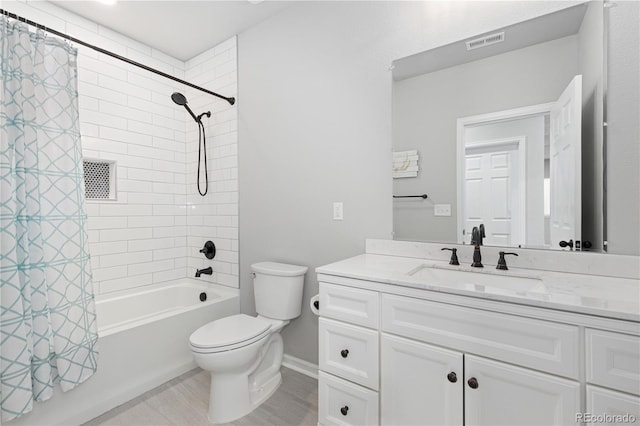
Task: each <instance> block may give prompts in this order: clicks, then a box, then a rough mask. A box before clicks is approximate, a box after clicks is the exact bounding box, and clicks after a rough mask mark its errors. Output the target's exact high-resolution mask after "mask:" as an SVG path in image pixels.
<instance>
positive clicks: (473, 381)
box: [467, 377, 478, 389]
mask: <svg viewBox="0 0 640 426" xmlns="http://www.w3.org/2000/svg"><path fill="white" fill-rule="evenodd" d="M467 384H468V385H469V387H470V388H471V389H478V379H476V378H475V377H472V378H470V379H469V380H467Z"/></svg>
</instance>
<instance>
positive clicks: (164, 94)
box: [3, 1, 239, 293]
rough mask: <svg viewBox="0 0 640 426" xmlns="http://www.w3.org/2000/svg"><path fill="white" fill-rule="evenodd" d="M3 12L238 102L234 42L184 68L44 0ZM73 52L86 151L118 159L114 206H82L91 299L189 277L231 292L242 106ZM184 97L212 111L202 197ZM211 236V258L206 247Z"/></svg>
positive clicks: (193, 131)
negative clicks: (199, 276) (179, 97)
mask: <svg viewBox="0 0 640 426" xmlns="http://www.w3.org/2000/svg"><path fill="white" fill-rule="evenodd" d="M3 8H6V9H7V10H9V11H10V12H13V13H16V14H18V15H20V16H23V17H26V18H28V19H31V20H33V21H36V22H39V23H41V24H43V25H47V26H49V27H51V28H54V29H56V30H58V31H62V32H66V33H67V34H69V35H72V36H74V37H77V38H79V39H81V40H83V41H86V42H88V43H91V44H94V45H97V46H100V47H103V48H105V49H108V50H111V51H112V52H115V53H117V54H120V55H122V56H125V57H128V58H130V59H132V60H134V61H138V62H141V63H143V64H145V65H148V66H150V67H153V68H156V69H158V70H160V71H163V72H165V73H167V74H170V75H174V76H176V77H178V78H182V79H185V80H187V81H191V82H193V83H195V84H198V85H201V86H203V87H205V88H207V89H209V90H212V91H219V92H221V93H222V94H224V95H225V96H237V60H236V59H237V55H236V38H235V37H233V38H231V39H229V40H228V41H226V42H224V43H221V44H220V45H218V46H216V47H215V48H213V49H211V50H209V51H207V52H204V53H203V54H201V55H199V56H197V57H196V58H193V59H192V60H190V61H188V62H186V63H185V62H182V61H180V60H177V59H174V58H172V57H169V56H167V55H165V54H163V53H161V52H159V51H158V50H155V49H152V48H150V47H148V46H146V45H143V44H141V43H139V42H136V41H134V40H132V39H129V38H127V37H124V36H123V35H121V34H119V33H116V32H114V31H111V30H109V29H107V28H105V27H102V26H100V25H97V24H95V23H93V22H91V21H88V20H86V19H84V18H80V17H79V16H77V15H74V14H72V13H70V12H67V11H65V10H63V9H61V8H59V7H57V6H55V5H52V4H51V3H48V2H38V1H18V2H14V1H7V2H3ZM77 47H78V52H79V54H78V80H79V83H78V92H79V106H80V130H81V133H82V147H83V155H84V156H85V157H88V158H99V159H109V160H116V161H117V197H118V199H117V201H115V202H107V201H105V202H95V201H89V202H87V214H88V216H89V220H88V227H89V249H90V253H91V263H92V268H93V277H94V289H95V292H96V293H108V292H112V291H117V290H122V289H127V288H132V287H138V286H144V285H149V284H154V283H159V282H164V281H170V280H174V279H179V278H183V277H186V276H190V277H191V276H193V275H194V272H195V268H196V267H197V268H203V267H207V266H212V267H213V268H214V271H216V273H215V274H214V275H213V276H211V277H209V276H204V277H203V280H207V281H210V282H216V283H220V284H224V285H227V286H231V287H238V286H239V279H238V183H237V182H238V180H237V177H238V173H237V170H238V169H237V143H238V137H237V130H236V129H237V109H236V107H230V106H229V105H228V103H227V102H226V101H223V100H219V99H217V98H215V97H213V96H210V95H207V94H205V93H203V92H199V91H196V90H194V89H190V88H187V87H185V86H183V85H181V84H179V83H175V82H173V81H171V80H169V79H165V78H163V77H161V76H158V75H155V74H153V73H151V72H148V71H145V70H142V69H140V68H137V67H134V66H132V65H129V64H126V63H124V62H121V61H118V60H116V59H113V58H110V57H108V56H106V55H103V54H100V53H98V52H95V51H93V50H91V49H88V48H85V47H82V46H77ZM175 91H179V92H182V93H184V94H185V95H186V97H187V100H188V101H189V106H190V107H191V108H192V109H193V110H194V112H195V113H196V114H199V113H201V112H203V111H207V110H210V111H211V112H212V117H211V118H210V119H208V120H207V118H206V117H205V118H204V119H203V120H204V122H205V124H206V130H207V147H208V155H209V178H210V182H209V193H208V195H207V196H206V197H204V198H203V197H201V196H200V195H198V193H197V190H196V186H195V185H196V184H195V170H196V165H197V156H198V145H197V144H198V134H197V126H196V124H195V123H194V122H193V120H192V119H191V117H190V116H189V114H188V113H187V112H186V111H185V109H184V108H182V107H179V106H177V105H175V104H174V103H173V102H172V101H171V98H170V96H171V93H173V92H175ZM206 240H213V241H214V243H215V244H216V246H217V248H218V253H217V255H216V258H215V259H214V260H213V261H209V260H207V259H206V258H204V256H202V255H201V254H200V253H199V252H198V250H200V249H201V248H202V246H203V244H204V242H205V241H206Z"/></svg>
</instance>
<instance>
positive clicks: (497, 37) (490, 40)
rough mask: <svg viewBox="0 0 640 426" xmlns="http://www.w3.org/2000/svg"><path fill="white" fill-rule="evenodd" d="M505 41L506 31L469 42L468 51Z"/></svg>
mask: <svg viewBox="0 0 640 426" xmlns="http://www.w3.org/2000/svg"><path fill="white" fill-rule="evenodd" d="M503 41H504V31H502V32H499V33H495V34H489V35H486V36H483V37H480V38H476V39H473V40H469V41H467V50H473V49H479V48H481V47H487V46H491V45H492V44H496V43H501V42H503Z"/></svg>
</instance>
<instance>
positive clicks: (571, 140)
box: [550, 75, 582, 247]
mask: <svg viewBox="0 0 640 426" xmlns="http://www.w3.org/2000/svg"><path fill="white" fill-rule="evenodd" d="M581 130H582V76H580V75H577V76H575V77H574V79H573V80H572V81H571V83H569V85H568V86H567V88H566V89H565V90H564V92H562V95H560V98H559V99H558V101H557V102H556V103H555V105H554V106H553V108H552V109H551V152H550V158H551V204H550V208H551V224H550V225H551V229H550V232H551V236H550V238H551V246H552V247H558V244H559V243H560V241H563V240H564V241H569V240H573V241H578V240H581V235H580V231H581V229H582V196H581V195H582V188H581V186H582V185H581V174H582V169H581V164H582V161H581V159H582V149H581V148H582V147H581V143H580V141H581V140H582V132H581Z"/></svg>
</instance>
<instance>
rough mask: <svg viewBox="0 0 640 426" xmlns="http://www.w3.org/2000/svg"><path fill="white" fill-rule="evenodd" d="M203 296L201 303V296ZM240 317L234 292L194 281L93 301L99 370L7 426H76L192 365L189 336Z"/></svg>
mask: <svg viewBox="0 0 640 426" xmlns="http://www.w3.org/2000/svg"><path fill="white" fill-rule="evenodd" d="M202 293H204V294H205V295H206V300H205V301H200V298H201V294H202ZM239 311H240V302H239V296H238V290H237V289H232V288H229V287H224V286H218V285H212V284H203V283H202V282H200V281H196V280H193V279H185V280H182V281H180V282H177V283H165V284H160V285H153V286H146V287H140V288H138V289H134V290H127V291H123V292H116V293H109V294H106V295H97V296H96V313H97V319H98V335H99V336H100V338H99V340H98V351H99V358H98V371H97V372H96V373H95V374H94V375H93V377H91V378H90V379H88V380H87V381H86V382H85V383H83V384H81V385H80V386H78V387H76V388H75V389H73V390H71V391H69V392H66V393H62V392H61V391H60V389H59V388H57V387H56V389H55V390H54V395H53V397H52V398H51V399H50V400H48V401H45V402H34V407H33V411H32V412H31V413H29V414H25V415H24V416H21V417H18V418H17V419H15V420H12V421H11V422H7V423H6V424H7V425H55V424H65V425H69V424H80V423H83V422H86V421H88V420H91V419H92V418H94V417H97V416H99V415H100V414H102V413H104V412H106V411H108V410H110V409H112V408H114V407H116V406H118V405H121V404H123V403H125V402H127V401H129V400H131V399H132V398H135V397H136V396H138V395H140V394H142V393H144V392H146V391H148V390H151V389H153V388H154V387H156V386H159V385H161V384H162V383H164V382H166V381H168V380H171V379H173V378H174V377H177V376H179V375H180V374H182V373H185V372H187V371H189V370H191V369H193V368H195V367H196V365H195V364H194V362H193V358H192V355H191V350H190V349H189V335H190V334H191V333H192V332H193V331H194V330H196V329H197V328H198V327H200V326H201V325H203V324H206V323H207V322H209V321H213V320H215V319H218V318H222V317H225V316H229V315H233V314H237V313H239Z"/></svg>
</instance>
